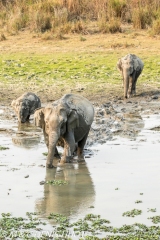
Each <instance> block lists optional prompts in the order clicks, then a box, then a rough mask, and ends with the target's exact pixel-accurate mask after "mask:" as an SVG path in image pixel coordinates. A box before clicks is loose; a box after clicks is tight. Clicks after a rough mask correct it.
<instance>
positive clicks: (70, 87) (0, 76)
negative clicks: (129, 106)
mask: <svg viewBox="0 0 160 240" xmlns="http://www.w3.org/2000/svg"><path fill="white" fill-rule="evenodd" d="M159 45H160V44H159V38H147V35H145V33H144V32H133V31H132V32H130V30H128V34H116V35H112V34H108V35H107V36H104V35H95V36H91V35H89V36H86V38H85V41H81V38H80V36H78V35H75V36H73V35H68V36H67V38H66V39H64V40H52V41H43V40H41V38H38V37H36V38H35V37H33V35H30V34H26V33H23V34H19V35H18V36H14V37H13V36H12V37H11V36H10V37H8V40H6V41H4V42H3V43H2V44H1V48H0V52H1V54H0V63H1V64H0V85H1V89H2V91H1V95H0V99H1V100H5V101H7V100H8V101H11V100H12V99H13V98H15V97H17V96H19V95H20V94H22V93H23V92H24V91H32V92H35V93H37V94H38V95H39V96H40V97H41V98H42V100H43V101H45V102H46V101H51V100H55V99H57V98H58V97H61V96H62V95H63V94H65V93H69V92H73V93H78V94H83V95H84V96H86V97H88V98H89V99H91V100H93V101H94V100H97V101H101V100H102V101H107V98H108V96H112V97H115V96H119V97H123V89H122V87H121V79H122V77H121V75H120V73H119V72H118V70H117V68H116V63H117V61H118V58H120V57H122V56H124V55H125V54H127V53H134V54H137V55H138V56H139V57H140V58H141V59H142V60H143V61H144V64H145V67H144V70H143V73H142V74H141V76H140V78H139V80H138V84H137V88H138V89H137V93H138V94H142V93H144V92H146V91H152V90H157V89H158V88H159V86H160V76H159V75H160V67H159V66H160V56H159V54H158V51H157V49H158V48H159Z"/></svg>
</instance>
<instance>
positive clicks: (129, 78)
mask: <svg viewBox="0 0 160 240" xmlns="http://www.w3.org/2000/svg"><path fill="white" fill-rule="evenodd" d="M143 67H144V64H143V62H142V60H141V59H140V58H139V57H137V56H136V55H134V54H127V55H126V56H124V57H122V58H120V59H119V60H118V62H117V68H118V70H119V71H120V72H121V74H122V78H123V86H124V97H125V98H129V97H131V95H135V94H136V83H137V79H138V77H139V75H140V74H141V72H142V70H143Z"/></svg>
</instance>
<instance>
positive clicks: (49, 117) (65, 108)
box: [34, 94, 94, 168]
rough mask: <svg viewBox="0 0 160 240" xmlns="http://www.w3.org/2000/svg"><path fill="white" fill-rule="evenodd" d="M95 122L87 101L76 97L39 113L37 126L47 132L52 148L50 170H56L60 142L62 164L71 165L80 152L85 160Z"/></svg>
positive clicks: (70, 96)
mask: <svg viewBox="0 0 160 240" xmlns="http://www.w3.org/2000/svg"><path fill="white" fill-rule="evenodd" d="M93 118H94V108H93V105H92V104H91V103H90V102H89V101H88V100H87V99H86V98H84V97H82V96H79V95H75V94H66V95H64V96H63V97H62V98H61V99H59V100H57V101H55V102H53V104H48V105H47V106H46V107H44V108H41V109H38V110H36V111H35V113H34V123H35V125H36V126H38V127H41V128H42V129H43V133H44V138H45V142H46V145H47V147H48V156H47V164H46V166H47V167H48V168H52V167H53V159H54V155H55V154H57V148H56V145H57V143H58V142H60V145H61V146H64V152H63V155H62V158H61V161H60V164H63V163H65V162H69V161H70V159H71V158H72V156H73V153H74V151H75V150H76V148H77V154H78V158H79V159H80V158H81V157H83V148H84V145H85V143H86V140H87V137H88V133H89V130H90V127H91V124H92V122H93Z"/></svg>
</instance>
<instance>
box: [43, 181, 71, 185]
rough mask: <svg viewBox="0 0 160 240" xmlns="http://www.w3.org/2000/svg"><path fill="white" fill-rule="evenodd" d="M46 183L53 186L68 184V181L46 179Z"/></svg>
mask: <svg viewBox="0 0 160 240" xmlns="http://www.w3.org/2000/svg"><path fill="white" fill-rule="evenodd" d="M46 184H50V185H54V186H62V185H66V184H68V182H67V181H64V180H50V181H46Z"/></svg>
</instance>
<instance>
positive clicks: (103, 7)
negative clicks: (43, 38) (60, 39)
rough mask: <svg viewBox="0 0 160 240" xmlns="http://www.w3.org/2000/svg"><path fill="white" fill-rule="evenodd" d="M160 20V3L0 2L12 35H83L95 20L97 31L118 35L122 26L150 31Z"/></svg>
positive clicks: (2, 24) (0, 18) (2, 20)
mask: <svg viewBox="0 0 160 240" xmlns="http://www.w3.org/2000/svg"><path fill="white" fill-rule="evenodd" d="M159 18H160V1H159V0H90V1H88V0H0V28H1V30H7V31H8V32H13V31H15V32H17V31H20V30H22V29H24V28H28V29H29V30H30V31H36V32H42V33H44V32H46V31H51V32H56V31H58V32H60V31H62V33H68V32H76V33H83V32H85V28H86V24H87V23H88V22H90V21H94V22H96V23H97V30H96V32H97V31H98V32H103V33H106V32H111V33H114V32H116V31H119V32H120V31H121V24H122V23H125V22H130V23H132V24H133V27H134V28H137V29H146V28H148V27H152V24H153V22H154V21H156V20H158V19H159ZM2 28H3V29H2ZM87 31H88V32H89V29H87ZM155 31H156V30H155ZM157 33H158V32H157Z"/></svg>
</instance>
